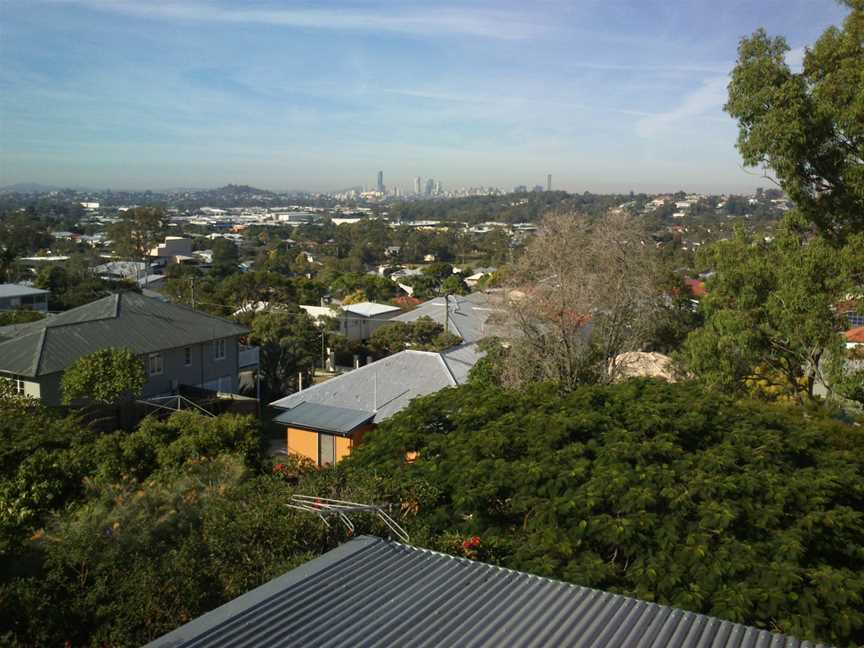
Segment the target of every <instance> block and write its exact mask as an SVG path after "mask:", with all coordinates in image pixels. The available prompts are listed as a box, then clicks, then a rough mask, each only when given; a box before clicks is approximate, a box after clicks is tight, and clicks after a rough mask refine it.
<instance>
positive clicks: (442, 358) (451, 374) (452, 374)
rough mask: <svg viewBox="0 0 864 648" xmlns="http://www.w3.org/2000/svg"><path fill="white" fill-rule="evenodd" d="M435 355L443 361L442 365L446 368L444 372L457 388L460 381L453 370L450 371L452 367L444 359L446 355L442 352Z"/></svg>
mask: <svg viewBox="0 0 864 648" xmlns="http://www.w3.org/2000/svg"><path fill="white" fill-rule="evenodd" d="M435 355H437V356H438V359H439V360H440V361H441V364H442V365H443V366H444V371H446V372H447V375H448V376H449V377H450V380H451V381H452V382H453V386H454V387H455V386H457V385H458V384H459V381H458V380H456V375H455V374H454V373H453V370H452V369H450V365H448V364H447V361H446V360H445V359H444V354H443V353H442V352H440V351H438V352H436V353H435Z"/></svg>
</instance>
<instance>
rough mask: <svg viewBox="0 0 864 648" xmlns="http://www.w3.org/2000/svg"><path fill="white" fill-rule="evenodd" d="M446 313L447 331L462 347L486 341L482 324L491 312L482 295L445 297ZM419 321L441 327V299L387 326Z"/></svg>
mask: <svg viewBox="0 0 864 648" xmlns="http://www.w3.org/2000/svg"><path fill="white" fill-rule="evenodd" d="M448 302H449V309H448V310H449V313H450V316H449V318H448V322H447V327H448V330H449V331H450V332H451V333H453V334H455V335H458V336H459V337H461V338H462V340H463V341H464V342H466V343H471V342H477V341H479V340H482V339H483V338H484V337H486V336H487V335H488V334H489V332H488V330H487V326H486V320H487V319H488V318H489V315H491V314H492V313H493V312H494V311H495V308H493V307H492V306H490V304H489V299H488V296H487V295H486V294H485V293H482V292H477V293H471V294H470V295H466V296H464V297H461V296H459V295H450V296H449V297H448ZM421 317H429V318H431V319H433V320H435V321H436V322H438V323H439V324H441V325H442V326H443V325H444V317H445V315H444V297H436V298H435V299H432V300H429V301H427V302H424V303H422V304H420V305H419V306H418V307H417V308H415V309H414V310H412V311H408V312H407V313H403V314H402V315H397V316H396V317H393V318H391V319H390V321H391V322H405V323H408V322H415V321H417V320H418V319H420V318H421Z"/></svg>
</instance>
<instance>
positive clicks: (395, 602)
mask: <svg viewBox="0 0 864 648" xmlns="http://www.w3.org/2000/svg"><path fill="white" fill-rule="evenodd" d="M148 646H150V648H180V647H181V646H182V647H184V648H193V647H200V646H208V647H213V648H216V647H217V646H226V647H227V646H232V647H233V646H244V647H246V648H255V647H261V648H264V647H265V646H266V647H268V648H269V647H271V646H318V647H322V648H323V647H325V646H333V647H336V646H352V647H354V646H366V647H382V648H383V647H390V646H405V647H408V646H428V647H430V648H431V647H436V646H473V647H475V648H497V647H500V646H508V647H509V646H533V647H534V648H558V647H578V648H583V647H584V648H588V647H592V648H600V647H604V648H625V647H628V648H629V647H631V646H634V647H640V648H666V647H674V648H775V647H776V648H781V647H782V648H805V647H808V646H813V644H812V643H810V642H806V641H804V642H802V641H798V640H797V639H794V638H792V637H787V636H784V635H778V634H772V633H770V632H768V631H766V630H757V629H756V628H751V627H747V626H743V625H740V624H736V623H732V622H730V621H721V620H720V619H715V618H712V617H707V616H704V615H701V614H695V613H693V612H687V611H684V610H680V609H676V608H671V607H668V606H664V605H657V604H655V603H647V602H645V601H640V600H637V599H633V598H628V597H625V596H620V595H617V594H610V593H608V592H602V591H598V590H594V589H589V588H585V587H579V586H576V585H569V584H567V583H562V582H559V581H554V580H550V579H548V578H540V577H538V576H532V575H530V574H526V573H523V572H517V571H512V570H509V569H502V568H500V567H494V566H492V565H487V564H484V563H479V562H473V561H470V560H466V559H464V558H454V557H452V556H447V555H444V554H440V553H436V552H433V551H428V550H425V549H418V548H416V547H410V546H407V545H403V544H398V543H395V542H388V541H385V540H381V539H379V538H372V537H369V536H363V537H359V538H355V539H354V540H351V541H350V542H347V543H345V544H343V545H341V546H339V547H337V548H336V549H334V550H333V551H330V552H329V553H326V554H324V555H323V556H320V557H319V558H316V559H315V560H312V561H310V562H308V563H306V564H304V565H301V566H300V567H297V568H296V569H293V570H291V571H289V572H288V573H286V574H283V575H282V576H280V577H278V578H276V579H274V580H272V581H270V582H269V583H266V584H265V585H262V586H261V587H259V588H257V589H254V590H252V591H251V592H248V593H246V594H244V595H243V596H241V597H239V598H237V599H235V600H233V601H231V602H229V603H227V604H225V605H223V606H222V607H219V608H217V609H215V610H213V611H212V612H209V613H207V614H205V615H203V616H201V617H199V618H197V619H195V620H193V621H191V622H190V623H187V624H186V625H184V626H181V627H180V628H178V629H177V630H175V631H173V632H171V633H169V634H167V635H165V636H163V637H161V638H160V639H157V640H156V641H154V642H152V643H150V644H148Z"/></svg>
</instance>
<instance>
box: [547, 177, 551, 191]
mask: <svg viewBox="0 0 864 648" xmlns="http://www.w3.org/2000/svg"><path fill="white" fill-rule="evenodd" d="M546 191H552V174H551V173H547V174H546Z"/></svg>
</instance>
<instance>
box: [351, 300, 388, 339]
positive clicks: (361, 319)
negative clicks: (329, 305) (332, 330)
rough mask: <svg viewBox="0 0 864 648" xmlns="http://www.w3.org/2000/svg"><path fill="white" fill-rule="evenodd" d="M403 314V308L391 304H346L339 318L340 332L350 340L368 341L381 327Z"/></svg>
mask: <svg viewBox="0 0 864 648" xmlns="http://www.w3.org/2000/svg"><path fill="white" fill-rule="evenodd" d="M401 312H402V309H401V308H399V307H398V306H391V305H389V304H376V303H375V302H361V303H359V304H345V305H343V306H342V315H341V316H340V318H339V332H340V333H341V334H342V335H344V336H345V337H346V338H347V339H349V340H368V339H369V338H370V337H372V334H373V333H374V332H375V330H376V329H377V328H378V327H379V326H381V325H382V324H386V323H387V322H388V321H389V320H390V319H391V318H392V317H393V316H394V315H396V314H397V313H401Z"/></svg>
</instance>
